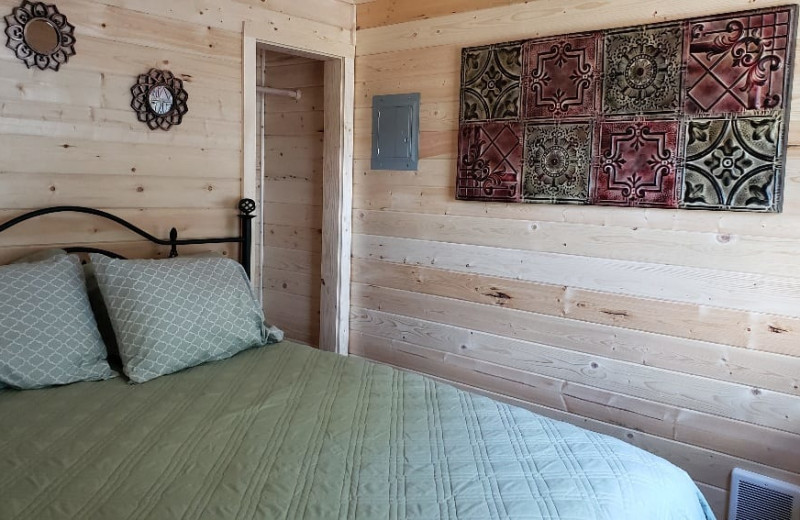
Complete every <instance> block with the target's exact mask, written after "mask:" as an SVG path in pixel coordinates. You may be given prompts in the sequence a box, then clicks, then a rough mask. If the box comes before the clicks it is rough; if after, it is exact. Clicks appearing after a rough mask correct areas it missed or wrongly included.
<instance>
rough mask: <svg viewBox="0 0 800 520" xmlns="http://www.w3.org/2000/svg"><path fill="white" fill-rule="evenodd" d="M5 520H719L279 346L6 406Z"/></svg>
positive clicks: (386, 375)
mask: <svg viewBox="0 0 800 520" xmlns="http://www.w3.org/2000/svg"><path fill="white" fill-rule="evenodd" d="M0 446H1V448H0V519H4V520H6V519H14V518H30V519H36V520H44V519H61V518H78V519H90V518H98V519H124V518H132V519H133V518H153V519H170V518H192V519H193V518H215V519H216V518H224V519H251V518H263V519H284V518H289V519H294V518H318V519H337V518H362V519H384V518H385V519H396V518H420V519H439V518H442V519H448V518H452V519H455V518H459V519H481V520H484V519H494V518H514V519H534V518H536V519H562V520H566V519H570V520H591V519H608V520H626V519H631V520H659V519H664V520H667V519H670V520H679V519H691V520H695V519H697V520H700V519H707V518H713V516H712V515H711V513H710V510H709V509H708V506H707V504H706V503H705V500H704V499H703V498H702V495H701V494H700V493H699V491H698V490H697V488H696V487H695V486H694V484H693V483H692V481H691V480H690V479H689V477H688V476H687V475H686V474H685V473H684V472H683V471H681V470H679V469H678V468H676V467H674V466H672V465H671V464H669V463H668V462H666V461H664V460H662V459H660V458H658V457H655V456H653V455H650V454H648V453H646V452H644V451H642V450H639V449H637V448H634V447H631V446H629V445H627V444H625V443H623V442H621V441H618V440H616V439H612V438H609V437H605V436H602V435H597V434H594V433H590V432H588V431H586V430H582V429H580V428H576V427H574V426H571V425H568V424H564V423H560V422H557V421H553V420H550V419H546V418H544V417H541V416H539V415H536V414H533V413H531V412H528V411H526V410H522V409H520V408H516V407H513V406H508V405H506V404H502V403H499V402H497V401H494V400H491V399H488V398H486V397H481V396H477V395H474V394H470V393H467V392H464V391H461V390H458V389H456V388H453V387H451V386H448V385H445V384H441V383H438V382H434V381H432V380H430V379H427V378H423V377H420V376H418V375H414V374H410V373H406V372H403V371H399V370H395V369H392V368H389V367H386V366H382V365H377V364H374V363H370V362H367V361H363V360H360V359H357V358H345V357H341V356H337V355H334V354H328V353H322V352H317V351H315V350H313V349H310V348H308V347H302V346H299V345H295V344H292V343H289V342H285V343H283V344H280V345H275V346H271V347H265V348H261V349H255V350H251V351H248V352H244V353H242V354H240V355H238V356H236V357H234V358H232V359H229V360H226V361H220V362H217V363H212V364H208V365H205V366H201V367H197V368H193V369H190V370H186V371H183V372H181V373H178V374H174V375H170V376H164V377H160V378H158V379H156V380H153V381H151V382H148V383H145V384H142V385H130V384H127V383H126V382H125V381H124V380H122V379H120V378H118V379H114V380H109V381H103V382H98V383H78V384H74V385H69V386H65V387H61V388H51V389H45V390H29V391H24V392H16V391H4V392H2V393H0Z"/></svg>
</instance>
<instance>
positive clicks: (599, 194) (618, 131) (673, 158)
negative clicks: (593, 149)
mask: <svg viewBox="0 0 800 520" xmlns="http://www.w3.org/2000/svg"><path fill="white" fill-rule="evenodd" d="M679 126H680V125H679V123H678V122H677V121H639V122H613V123H602V124H601V125H600V138H599V146H598V149H597V159H598V164H597V166H596V167H595V168H594V171H593V174H592V184H593V189H592V202H594V203H595V204H603V205H616V206H655V207H662V208H675V207H677V205H678V204H677V197H676V194H675V189H676V182H675V181H676V176H677V166H678V141H679V138H678V129H679Z"/></svg>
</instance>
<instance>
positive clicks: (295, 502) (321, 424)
mask: <svg viewBox="0 0 800 520" xmlns="http://www.w3.org/2000/svg"><path fill="white" fill-rule="evenodd" d="M345 359H346V358H344V357H337V358H336V360H335V361H334V364H333V367H332V372H333V377H332V378H331V380H329V381H330V383H331V384H330V385H326V388H328V389H329V391H328V392H326V393H325V397H324V399H323V400H322V402H321V403H320V405H319V408H318V409H319V410H320V411H321V412H322V413H321V415H318V416H317V417H321V418H322V420H321V421H317V422H316V423H315V424H314V428H315V429H314V432H313V433H312V435H311V442H309V443H308V445H307V448H306V452H305V453H304V454H303V462H302V465H301V469H300V471H298V473H297V480H296V481H295V486H294V488H293V489H295V493H294V494H293V496H292V501H291V502H290V503H289V510H288V518H304V517H305V515H302V516H298V514H297V512H298V510H299V508H300V505H301V504H303V503H304V504H305V505H306V507H307V506H308V497H309V493H310V492H311V483H312V480H313V479H312V478H309V474H310V473H312V471H313V470H315V469H316V467H317V464H318V463H319V458H320V454H321V453H322V445H323V443H322V439H323V437H324V435H325V432H326V431H327V430H328V427H329V426H330V423H331V415H332V414H331V410H332V409H333V405H334V403H335V402H336V396H337V395H338V393H339V390H340V388H341V384H342V380H343V379H344V377H343V372H344V370H343V369H342V368H343V364H344V361H345ZM299 484H302V488H301V489H300V492H299V493H297V492H296V490H297V488H298V487H300V486H299Z"/></svg>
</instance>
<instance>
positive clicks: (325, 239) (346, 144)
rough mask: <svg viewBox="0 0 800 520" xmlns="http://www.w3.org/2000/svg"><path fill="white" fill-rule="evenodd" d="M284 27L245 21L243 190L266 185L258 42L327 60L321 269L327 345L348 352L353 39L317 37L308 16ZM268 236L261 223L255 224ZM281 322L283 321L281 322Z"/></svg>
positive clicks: (254, 193) (252, 193)
mask: <svg viewBox="0 0 800 520" xmlns="http://www.w3.org/2000/svg"><path fill="white" fill-rule="evenodd" d="M282 22H283V24H284V25H283V26H282V27H280V29H282V30H279V27H278V26H277V25H276V24H273V23H269V24H255V23H253V22H249V21H248V22H244V26H243V49H242V53H243V54H242V56H243V59H242V68H243V70H242V94H243V107H242V108H243V112H242V114H243V116H242V119H243V126H244V129H243V142H242V154H243V174H242V195H243V196H244V197H246V198H251V199H254V200H259V201H260V200H261V198H260V197H258V190H259V186H261V185H262V183H261V182H260V179H258V176H259V173H258V172H257V171H256V165H257V161H256V138H257V136H258V135H259V133H258V128H257V110H258V98H257V95H258V94H257V93H256V77H257V64H256V56H257V50H256V49H257V46H259V45H261V46H266V47H268V48H270V49H271V50H276V51H279V52H285V53H288V54H295V55H299V56H305V57H308V58H313V59H316V60H323V61H324V62H325V65H324V66H325V87H324V99H325V106H324V112H325V113H324V120H325V135H324V143H323V168H322V179H323V180H322V183H323V187H322V192H323V193H322V206H323V210H322V270H321V273H322V276H321V280H320V284H321V288H320V334H319V343H320V344H319V346H320V349H321V350H328V351H332V352H337V353H339V354H345V355H346V354H347V353H348V351H349V338H350V255H351V248H352V213H353V103H354V100H355V74H354V63H355V45H353V44H352V35H351V43H347V42H343V41H336V40H331V39H328V38H325V37H323V36H321V35H316V36H312V35H311V33H309V31H308V30H307V28H306V27H304V26H303V22H302V20H297V21H295V20H294V19H291V18H288V17H287V19H286V20H282ZM257 232H258V233H260V236H263V229H259V230H257ZM251 261H252V264H251V265H252V266H253V273H254V274H257V276H254V278H253V282H254V283H255V284H261V283H262V281H261V273H262V269H263V241H262V240H261V239H259V240H258V241H257V243H256V247H254V248H253V253H252V258H251ZM277 325H280V324H277Z"/></svg>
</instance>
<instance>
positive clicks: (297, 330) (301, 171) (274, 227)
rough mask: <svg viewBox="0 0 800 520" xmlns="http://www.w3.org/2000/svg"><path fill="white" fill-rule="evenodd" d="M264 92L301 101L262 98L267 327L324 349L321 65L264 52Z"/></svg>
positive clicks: (260, 153)
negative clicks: (295, 94)
mask: <svg viewBox="0 0 800 520" xmlns="http://www.w3.org/2000/svg"><path fill="white" fill-rule="evenodd" d="M258 64H259V71H260V76H261V77H260V78H259V83H258V84H259V85H262V86H269V87H275V88H280V89H292V90H295V89H296V90H299V91H300V93H301V98H300V99H299V100H294V99H291V98H289V97H283V96H275V95H261V96H260V111H259V112H260V114H259V128H260V130H261V131H260V134H261V138H260V139H259V143H258V148H257V151H256V152H257V157H258V158H259V169H260V171H262V172H263V186H262V189H261V193H262V198H263V211H262V213H263V231H264V232H263V237H262V239H263V246H264V247H263V254H264V270H263V277H262V290H263V301H264V310H265V313H266V317H267V320H268V321H270V322H271V323H274V324H275V325H277V326H279V327H281V328H282V329H283V330H284V331H285V332H286V336H287V337H288V338H290V339H293V340H296V341H300V342H303V343H307V344H309V345H312V346H315V347H317V346H319V311H320V278H321V272H320V265H321V258H320V252H321V249H322V158H323V135H324V123H323V104H324V102H323V84H324V65H323V62H321V61H317V60H312V59H309V58H304V57H298V56H292V55H288V54H282V53H277V52H273V51H270V50H267V49H259V52H258Z"/></svg>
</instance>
